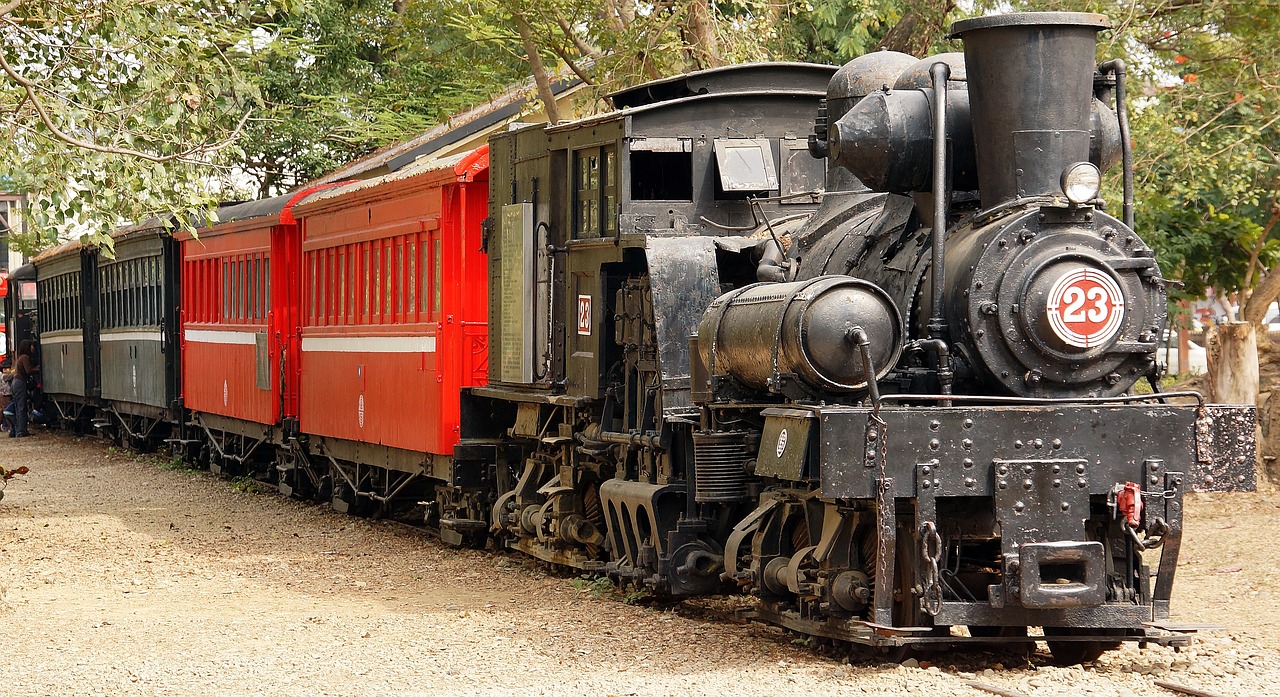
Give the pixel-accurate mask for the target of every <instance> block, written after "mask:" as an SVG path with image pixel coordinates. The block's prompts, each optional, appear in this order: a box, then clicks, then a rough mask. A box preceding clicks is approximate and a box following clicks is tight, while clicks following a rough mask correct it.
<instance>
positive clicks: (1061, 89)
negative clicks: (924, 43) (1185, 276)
mask: <svg viewBox="0 0 1280 697" xmlns="http://www.w3.org/2000/svg"><path fill="white" fill-rule="evenodd" d="M1106 27H1107V20H1106V17H1105V16H1103V15H1099V14H1090V13H1084V12H1024V13H1016V14H1008V15H999V16H992V17H977V18H974V19H966V20H963V21H960V22H956V23H955V25H954V26H953V27H952V35H953V36H958V37H959V38H961V39H963V40H964V59H965V67H966V69H967V71H968V78H969V109H970V113H971V116H972V120H973V138H974V141H975V143H976V148H977V153H976V155H977V164H978V183H979V186H980V189H981V198H982V205H983V206H984V207H987V208H990V207H992V206H996V205H999V204H1001V203H1003V202H1005V201H1008V200H1011V199H1014V198H1022V197H1037V196H1055V195H1060V194H1061V188H1060V186H1061V185H1060V183H1059V182H1060V177H1061V175H1062V172H1063V170H1064V169H1066V167H1067V165H1070V164H1072V163H1075V162H1087V161H1088V160H1089V134H1090V132H1091V131H1092V127H1091V126H1092V124H1091V123H1090V111H1091V107H1092V104H1093V74H1094V71H1095V67H1096V65H1095V62H1094V52H1095V50H1096V46H1097V33H1098V32H1099V31H1101V30H1102V29H1105V28H1106Z"/></svg>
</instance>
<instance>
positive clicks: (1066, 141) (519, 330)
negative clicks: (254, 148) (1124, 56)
mask: <svg viewBox="0 0 1280 697" xmlns="http://www.w3.org/2000/svg"><path fill="white" fill-rule="evenodd" d="M1105 27H1106V20H1105V18H1104V17H1102V16H1101V15H1094V14H1082V13H1026V14H1010V15H1001V16H993V17H982V18H977V19H970V20H965V21H962V22H959V23H957V24H956V25H955V27H954V35H955V36H956V37H958V38H959V39H960V40H962V41H963V43H964V53H963V54H943V55H941V56H934V57H931V58H926V59H924V60H915V59H913V58H911V57H909V56H904V55H901V54H894V53H888V52H881V53H874V54H869V55H867V56H863V57H862V58H859V59H856V60H854V61H853V62H851V63H849V64H847V65H845V66H844V67H842V68H840V69H839V70H836V69H834V68H831V67H828V66H817V65H809V64H798V63H783V64H762V65H752V66H733V67H728V68H721V69H716V70H710V71H704V72H700V73H692V74H688V75H683V76H679V77H676V78H671V79H667V80H662V81H657V82H653V83H648V84H645V85H641V86H638V87H635V88H631V89H628V90H624V91H622V92H619V93H617V94H615V95H612V99H613V102H614V104H615V106H616V107H618V110H617V111H614V112H610V113H606V114H602V115H599V116H596V117H591V118H587V119H583V120H579V121H574V122H570V123H563V124H559V125H552V126H547V125H535V126H525V127H521V128H515V129H513V130H510V131H507V132H502V133H498V134H495V135H493V136H492V137H491V139H490V141H489V144H488V145H487V146H485V147H483V148H481V149H479V150H477V151H475V152H471V153H467V154H463V155H459V156H457V157H453V158H449V159H446V160H439V161H432V162H425V163H413V164H411V165H408V166H406V167H405V168H403V169H401V170H399V171H397V172H394V173H392V174H389V175H386V176H384V177H380V178H376V179H373V180H369V181H363V182H355V183H341V184H334V185H330V186H328V187H321V188H316V189H308V190H304V191H301V192H298V193H297V194H294V195H292V196H288V197H281V198H279V199H272V200H267V201H258V202H252V203H248V204H241V205H239V206H235V207H232V208H229V209H227V210H225V211H224V212H223V214H222V215H221V216H220V217H221V222H219V223H217V224H214V225H209V226H207V227H205V229H203V230H201V231H200V233H199V234H198V235H195V236H191V235H185V236H179V238H178V239H177V240H173V239H172V238H168V237H166V236H165V235H164V230H165V229H166V228H167V227H168V225H167V224H165V223H164V221H151V222H150V223H145V224H142V225H139V226H134V227H133V228H129V229H127V230H124V231H122V232H121V235H120V236H119V238H118V244H117V251H118V252H119V251H120V250H126V251H127V250H131V249H134V250H137V251H136V252H131V253H129V254H122V255H121V256H120V257H119V260H118V261H117V260H108V259H106V258H105V257H103V256H101V255H99V254H98V253H97V252H96V251H95V250H87V249H84V248H77V249H72V248H62V249H58V250H54V251H52V252H50V253H48V254H47V255H46V256H44V257H42V258H40V259H37V261H36V267H37V270H38V271H40V272H41V275H40V278H41V281H40V284H41V285H40V294H41V295H40V322H41V325H42V326H41V328H40V332H41V333H40V336H41V339H42V341H43V342H44V356H45V366H46V368H45V373H46V378H45V379H46V383H47V384H48V385H49V386H50V388H51V389H52V393H51V394H49V395H48V396H49V398H50V399H51V400H52V402H53V403H54V405H55V407H56V408H57V410H58V413H59V414H61V415H62V417H63V420H64V421H65V422H66V423H68V424H71V425H74V426H77V427H81V428H89V427H96V428H99V429H105V430H112V431H113V432H115V433H116V434H118V435H120V437H122V438H127V439H129V440H131V441H133V442H134V443H135V444H138V445H145V444H147V443H148V442H155V441H157V440H163V441H165V442H167V443H168V444H169V445H170V447H172V448H174V449H175V450H176V451H179V452H182V453H184V454H186V455H188V456H190V457H192V458H195V459H198V460H200V461H202V462H204V463H205V464H207V465H208V466H210V467H211V468H213V469H215V470H219V471H223V470H226V471H231V472H235V473H240V474H253V475H255V476H259V477H261V478H264V479H270V480H271V481H273V482H276V483H278V485H279V486H280V488H281V490H282V491H285V492H287V493H291V494H294V495H298V496H305V497H309V498H315V499H318V500H324V501H329V502H332V503H333V505H334V506H335V507H336V508H339V509H341V510H349V511H352V512H356V513H366V514H379V515H401V516H405V515H408V516H415V517H417V518H418V519H419V520H421V521H422V522H424V523H425V524H427V525H428V526H430V527H432V528H434V529H436V530H438V531H439V534H440V536H441V538H442V539H444V540H445V541H446V542H449V543H451V544H458V545H484V544H489V543H492V544H494V545H497V546H500V547H504V548H507V549H511V550H517V551H519V552H522V553H525V554H528V555H531V556H533V557H536V558H539V559H543V560H546V561H549V562H552V563H554V564H559V565H563V566H568V567H573V568H576V569H580V570H583V571H586V572H594V573H599V574H603V575H607V576H608V577H610V578H612V579H614V580H615V581H617V582H618V583H620V584H629V585H634V586H637V587H640V588H644V589H648V590H650V591H652V592H654V593H658V594H664V595H670V596H676V597H687V596H695V595H700V594H708V593H718V592H722V591H723V590H725V589H726V588H729V587H736V588H738V589H740V590H741V591H744V592H747V593H750V594H752V595H754V596H756V597H757V598H758V603H757V604H756V607H755V609H754V611H753V612H754V616H755V617H756V618H758V619H760V620H762V621H767V622H770V623H773V624H776V625H780V626H782V627H786V628H789V629H792V630H795V631H798V632H801V633H804V634H807V635H812V636H819V637H827V638H832V639H837V640H842V641H848V642H854V643H860V644H869V645H873V646H881V647H897V646H926V645H954V644H961V643H965V642H975V641H981V642H993V641H995V642H1022V643H1025V642H1027V641H1029V639H1028V638H1027V628H1028V627H1042V628H1043V631H1044V638H1045V639H1047V640H1048V643H1049V647H1050V649H1051V651H1052V652H1053V653H1054V655H1055V656H1056V657H1058V658H1060V659H1062V660H1064V661H1067V662H1079V661H1087V660H1091V659H1093V658H1096V657H1097V656H1098V655H1100V654H1101V652H1102V651H1104V650H1105V649H1107V648H1109V647H1112V646H1114V645H1117V644H1118V642H1121V641H1143V642H1158V643H1179V642H1184V641H1186V638H1185V636H1186V635H1185V631H1184V630H1185V629H1186V628H1185V627H1180V626H1178V625H1175V624H1171V623H1170V622H1169V611H1170V607H1169V603H1170V598H1171V589H1172V582H1173V576H1174V571H1175V568H1176V563H1177V557H1178V551H1179V545H1180V539H1181V532H1182V513H1181V511H1182V500H1183V495H1184V492H1186V491H1187V490H1190V489H1202V490H1237V489H1249V488H1252V487H1253V486H1254V480H1253V477H1254V474H1253V472H1254V450H1255V445H1254V442H1253V434H1254V422H1255V415H1254V410H1253V408H1252V407H1249V406H1227V405H1212V404H1206V403H1204V402H1203V400H1202V399H1201V398H1200V397H1199V395H1196V394H1194V393H1175V394H1161V393H1160V392H1159V383H1158V380H1157V379H1156V378H1157V376H1158V368H1159V367H1158V365H1157V363H1156V347H1157V340H1158V338H1159V337H1160V336H1161V333H1162V332H1163V330H1164V325H1165V321H1166V316H1165V312H1166V310H1165V308H1166V283H1165V281H1164V279H1163V278H1162V276H1161V274H1160V269H1159V267H1158V266H1157V265H1156V262H1155V259H1154V256H1153V253H1152V250H1151V249H1150V248H1149V247H1147V246H1146V245H1145V244H1144V243H1143V242H1142V240H1141V239H1140V238H1139V237H1138V236H1137V235H1136V234H1135V232H1134V225H1133V210H1132V209H1133V205H1132V177H1131V169H1132V164H1131V162H1132V158H1131V153H1130V142H1129V137H1128V132H1127V131H1128V128H1127V122H1126V119H1125V108H1124V106H1125V95H1124V91H1125V70H1124V64H1123V63H1122V62H1120V61H1108V62H1106V63H1103V64H1101V65H1097V64H1095V58H1094V54H1095V50H1096V34H1097V32H1099V31H1100V30H1103V29H1104V28H1105ZM815 111H817V112H818V114H819V116H818V119H817V121H816V123H815V122H813V121H811V120H810V115H811V114H813V113H814V112H815ZM1117 163H1119V164H1121V166H1122V168H1123V174H1124V182H1125V185H1124V204H1123V210H1122V215H1121V218H1116V217H1113V216H1112V215H1110V214H1108V213H1107V212H1106V210H1105V207H1104V205H1103V202H1102V200H1101V199H1100V198H1099V196H1100V194H1099V191H1100V186H1101V181H1102V174H1103V172H1105V171H1106V170H1107V169H1109V168H1111V167H1113V166H1115V165H1116V164H1117ZM131 260H132V261H131ZM130 264H132V265H130ZM86 289H87V290H86ZM486 304H487V310H486V308H485V305H486ZM106 318H110V326H108V325H107V324H104V323H103V322H104V321H105V320H106ZM108 329H109V330H110V331H107V330H108ZM53 346H57V347H58V349H57V351H58V353H57V355H58V356H65V358H58V359H57V360H51V357H52V356H53V355H54V354H52V353H51V347H53ZM109 349H110V350H109ZM175 349H176V350H175ZM175 353H177V354H180V355H177V356H175V355H174V354H175ZM139 369H142V372H143V373H144V374H150V373H147V372H146V371H147V370H150V371H151V373H154V376H153V377H152V378H148V379H145V380H142V381H141V382H140V381H139V378H138V375H139ZM50 372H53V373H59V372H62V373H69V374H71V375H72V376H73V377H74V379H70V380H61V381H60V380H59V378H58V377H57V376H56V375H55V376H51V375H50ZM107 376H112V377H110V378H108V377H107ZM148 380H149V382H148ZM1144 380H1145V381H1147V382H1148V383H1149V385H1150V387H1151V392H1150V393H1148V394H1139V393H1138V392H1137V387H1138V386H1139V384H1140V382H1141V381H1144ZM117 383H118V384H117ZM113 385H114V387H112V386H113ZM148 385H150V387H148ZM140 405H146V407H145V408H142V407H141V406H140ZM1153 569H1154V571H1153ZM961 627H963V628H967V631H962V630H961V629H960V628H961Z"/></svg>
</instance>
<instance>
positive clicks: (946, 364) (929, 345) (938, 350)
mask: <svg viewBox="0 0 1280 697" xmlns="http://www.w3.org/2000/svg"><path fill="white" fill-rule="evenodd" d="M916 345H917V346H920V347H921V348H925V349H933V352H934V355H935V356H936V357H937V361H938V387H939V388H941V389H942V394H943V395H950V394H951V381H952V378H953V377H954V376H953V374H952V372H951V347H950V346H948V345H947V342H945V341H943V340H942V339H923V340H921V341H918V342H916ZM942 406H944V407H949V406H951V401H950V400H944V401H943V402H942Z"/></svg>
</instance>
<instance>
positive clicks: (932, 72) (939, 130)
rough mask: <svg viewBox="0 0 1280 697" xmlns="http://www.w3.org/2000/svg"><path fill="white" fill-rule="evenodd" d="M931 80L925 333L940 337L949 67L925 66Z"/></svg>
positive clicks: (943, 327)
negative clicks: (929, 296) (929, 291)
mask: <svg viewBox="0 0 1280 697" xmlns="http://www.w3.org/2000/svg"><path fill="white" fill-rule="evenodd" d="M929 77H931V78H932V79H933V269H932V270H931V274H930V279H931V280H932V282H933V307H932V309H931V311H930V317H929V335H930V337H931V338H934V339H940V340H944V341H945V338H946V332H947V324H946V320H945V319H944V318H943V315H942V286H943V273H944V272H943V267H944V266H946V258H945V254H946V252H945V250H944V249H943V247H944V246H945V243H946V233H947V204H948V203H949V201H948V198H949V197H948V196H947V80H948V79H950V78H951V67H950V66H948V65H947V64H946V63H943V62H938V63H934V64H933V65H932V66H930V68H929Z"/></svg>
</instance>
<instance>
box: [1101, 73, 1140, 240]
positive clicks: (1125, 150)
mask: <svg viewBox="0 0 1280 697" xmlns="http://www.w3.org/2000/svg"><path fill="white" fill-rule="evenodd" d="M1098 69H1099V70H1101V71H1102V72H1104V73H1115V75H1116V119H1117V120H1118V121H1119V122H1120V160H1121V167H1123V168H1124V224H1125V225H1126V226H1128V228H1129V229H1130V230H1132V229H1133V143H1132V141H1130V140H1129V107H1128V104H1126V102H1125V96H1124V83H1125V76H1126V75H1127V72H1126V70H1125V65H1124V61H1123V60H1121V59H1119V58H1113V59H1111V60H1109V61H1107V62H1105V63H1103V64H1102V65H1100V66H1098Z"/></svg>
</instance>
